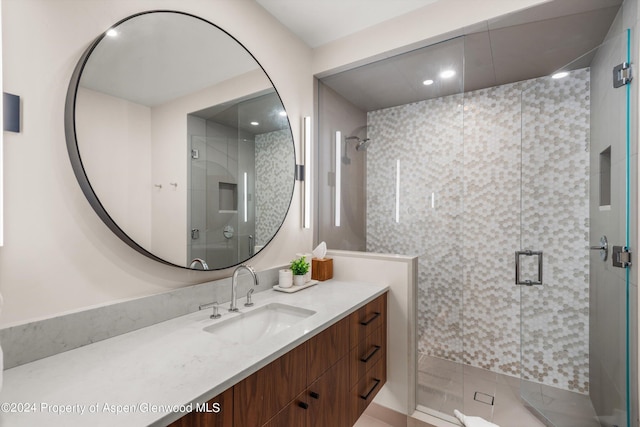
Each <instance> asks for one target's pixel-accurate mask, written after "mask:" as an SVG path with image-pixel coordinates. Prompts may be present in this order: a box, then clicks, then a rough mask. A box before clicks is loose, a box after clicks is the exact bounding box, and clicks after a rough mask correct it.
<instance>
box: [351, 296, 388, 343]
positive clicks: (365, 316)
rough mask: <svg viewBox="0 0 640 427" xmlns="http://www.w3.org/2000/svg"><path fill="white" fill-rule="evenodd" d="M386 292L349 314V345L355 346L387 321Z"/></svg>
mask: <svg viewBox="0 0 640 427" xmlns="http://www.w3.org/2000/svg"><path fill="white" fill-rule="evenodd" d="M386 311H387V294H386V293H385V294H384V295H381V296H379V297H378V298H376V299H375V300H373V301H371V302H370V303H368V304H367V305H365V306H364V307H362V308H360V309H359V310H358V311H355V312H354V313H351V316H349V319H350V323H351V327H350V329H351V336H350V341H351V346H352V347H353V346H356V345H357V344H358V343H360V341H362V340H363V339H365V338H366V337H367V336H368V335H369V334H371V333H372V332H373V331H375V330H376V329H377V328H378V327H380V325H386V324H387V321H386V318H387V312H386Z"/></svg>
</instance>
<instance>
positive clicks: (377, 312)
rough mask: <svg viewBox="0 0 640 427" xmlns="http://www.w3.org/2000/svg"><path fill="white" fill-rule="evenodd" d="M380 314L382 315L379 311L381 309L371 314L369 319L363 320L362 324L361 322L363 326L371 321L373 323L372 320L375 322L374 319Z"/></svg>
mask: <svg viewBox="0 0 640 427" xmlns="http://www.w3.org/2000/svg"><path fill="white" fill-rule="evenodd" d="M379 316H380V312H379V311H376V312H375V313H374V314H373V316H371V319H369V320H365V321H363V322H360V324H361V325H362V326H367V325H368V324H369V323H371V322H373V321H374V320H376V319H377V318H378V317H379Z"/></svg>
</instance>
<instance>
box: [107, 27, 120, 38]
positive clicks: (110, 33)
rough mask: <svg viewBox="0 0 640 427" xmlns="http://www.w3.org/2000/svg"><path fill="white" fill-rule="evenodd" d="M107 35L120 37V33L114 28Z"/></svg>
mask: <svg viewBox="0 0 640 427" xmlns="http://www.w3.org/2000/svg"><path fill="white" fill-rule="evenodd" d="M107 35H108V36H109V37H115V36H117V35H118V32H117V31H116V30H114V29H113V28H111V29H109V30H108V31H107Z"/></svg>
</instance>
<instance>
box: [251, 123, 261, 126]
mask: <svg viewBox="0 0 640 427" xmlns="http://www.w3.org/2000/svg"><path fill="white" fill-rule="evenodd" d="M259 124H260V123H258V122H251V125H252V126H258V125H259Z"/></svg>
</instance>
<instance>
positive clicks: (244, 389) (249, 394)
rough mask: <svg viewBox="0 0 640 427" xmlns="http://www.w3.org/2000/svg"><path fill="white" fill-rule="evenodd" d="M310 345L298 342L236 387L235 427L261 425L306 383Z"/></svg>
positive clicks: (298, 392) (258, 426) (291, 398)
mask: <svg viewBox="0 0 640 427" xmlns="http://www.w3.org/2000/svg"><path fill="white" fill-rule="evenodd" d="M306 360H307V345H306V343H304V344H301V345H299V346H298V347H296V348H294V349H293V350H291V351H290V352H288V353H286V354H284V355H283V356H281V357H279V358H278V359H276V360H275V361H273V362H271V363H270V364H268V365H267V366H265V367H264V368H262V369H260V370H259V371H258V372H255V373H254V374H252V375H250V376H249V377H247V378H245V379H244V380H242V381H241V382H239V383H238V384H236V385H235V386H234V387H233V390H234V393H233V402H234V403H233V406H234V414H233V421H234V423H233V427H260V426H262V425H263V424H265V423H266V422H267V421H269V420H270V419H271V418H272V417H273V416H275V415H276V414H277V413H278V412H279V411H280V410H281V409H282V408H284V407H285V406H287V404H288V403H289V402H291V401H292V400H293V399H294V398H295V397H296V396H297V395H299V394H300V393H302V392H303V391H304V389H305V387H306V379H307V370H306Z"/></svg>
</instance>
